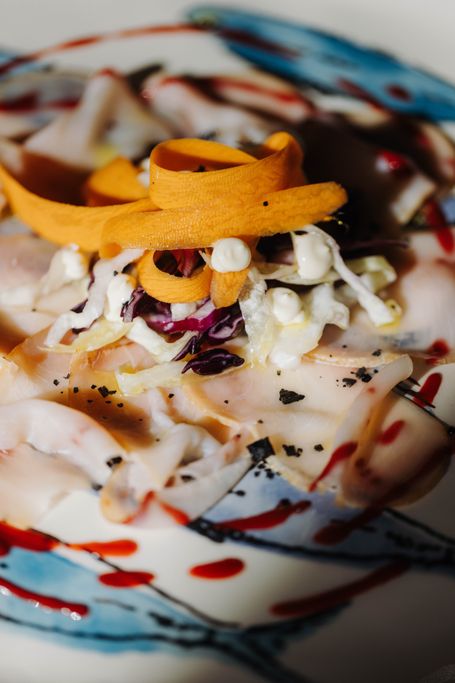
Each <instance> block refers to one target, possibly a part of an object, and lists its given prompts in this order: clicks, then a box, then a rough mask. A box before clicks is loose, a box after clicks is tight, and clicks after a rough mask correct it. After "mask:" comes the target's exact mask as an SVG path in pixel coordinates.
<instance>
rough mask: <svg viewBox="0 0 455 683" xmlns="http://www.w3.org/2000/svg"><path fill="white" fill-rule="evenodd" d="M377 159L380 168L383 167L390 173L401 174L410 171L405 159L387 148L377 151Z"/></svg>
mask: <svg viewBox="0 0 455 683" xmlns="http://www.w3.org/2000/svg"><path fill="white" fill-rule="evenodd" d="M377 160H378V162H379V163H380V164H381V168H385V169H387V170H388V171H390V172H391V173H396V174H403V173H408V172H409V171H410V165H409V162H408V161H407V159H405V158H404V157H403V156H401V154H397V153H396V152H392V151H391V150H389V149H382V150H381V151H380V152H378V155H377Z"/></svg>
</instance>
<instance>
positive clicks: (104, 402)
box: [104, 401, 112, 404]
mask: <svg viewBox="0 0 455 683" xmlns="http://www.w3.org/2000/svg"><path fill="white" fill-rule="evenodd" d="M104 403H107V404H109V403H112V401H104Z"/></svg>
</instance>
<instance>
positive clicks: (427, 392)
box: [413, 372, 442, 408]
mask: <svg viewBox="0 0 455 683" xmlns="http://www.w3.org/2000/svg"><path fill="white" fill-rule="evenodd" d="M441 382H442V375H441V373H440V372H433V373H432V374H431V375H428V377H427V378H426V380H425V382H424V383H423V385H422V387H421V388H420V390H419V392H418V394H417V395H416V396H414V398H413V401H414V403H417V405H419V406H421V407H422V408H423V407H425V405H428V404H431V403H433V401H434V399H435V397H436V394H437V393H438V391H439V387H440V386H441Z"/></svg>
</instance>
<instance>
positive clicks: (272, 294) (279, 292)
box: [266, 287, 305, 325]
mask: <svg viewBox="0 0 455 683" xmlns="http://www.w3.org/2000/svg"><path fill="white" fill-rule="evenodd" d="M266 296H267V298H268V299H269V301H270V305H271V309H272V315H273V316H274V317H275V318H276V320H277V321H278V322H279V323H281V324H282V325H288V324H290V323H303V322H304V321H305V313H304V311H303V310H302V301H301V299H300V297H299V295H298V294H297V293H296V292H294V291H293V290H292V289H288V287H273V288H272V289H269V290H268V291H267V295H266Z"/></svg>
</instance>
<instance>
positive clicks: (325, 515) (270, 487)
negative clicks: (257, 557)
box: [190, 464, 455, 574]
mask: <svg viewBox="0 0 455 683" xmlns="http://www.w3.org/2000/svg"><path fill="white" fill-rule="evenodd" d="M271 474H272V473H271V471H270V470H269V469H268V468H267V466H266V465H265V464H262V466H261V465H258V466H256V467H255V468H254V469H252V470H250V471H249V472H247V474H246V475H245V476H244V477H243V479H242V480H241V481H240V482H239V484H237V486H236V487H235V488H234V489H233V491H232V492H231V493H230V494H229V495H227V496H225V497H224V498H223V499H222V500H220V501H219V502H218V503H217V504H216V505H214V506H213V507H212V508H211V509H210V510H208V511H207V512H206V513H205V514H204V516H203V518H201V519H198V520H196V521H194V522H192V523H190V527H191V528H192V529H194V530H195V531H197V532H199V533H201V534H203V535H204V536H207V537H208V538H211V539H212V540H213V541H215V542H219V543H222V542H224V541H231V542H232V541H234V542H237V543H242V544H247V545H251V546H255V547H258V548H262V549H268V550H271V551H273V552H282V553H285V554H289V555H293V556H296V557H302V558H304V557H306V558H315V559H318V560H327V561H330V562H341V563H342V564H345V563H348V564H355V565H362V566H368V567H372V566H373V567H376V566H378V564H379V563H382V562H385V561H395V560H405V561H408V562H410V563H411V564H412V565H413V566H416V567H423V568H431V569H434V570H437V571H443V572H449V573H450V574H453V573H454V570H455V539H452V538H450V537H447V536H444V535H443V534H439V533H438V532H436V531H435V530H433V529H429V528H427V527H425V526H424V525H421V524H419V523H418V522H416V521H415V520H413V519H412V518H411V517H408V516H407V515H405V514H403V513H400V512H397V511H394V510H389V509H385V510H382V511H381V510H378V511H377V514H375V515H374V516H372V518H371V519H365V521H364V522H361V523H360V524H359V525H358V527H357V525H356V523H354V524H353V528H352V530H351V531H350V533H347V534H346V537H345V538H344V539H341V540H340V541H339V542H337V543H334V544H330V545H329V544H323V543H321V542H318V540H317V539H316V538H315V537H316V534H317V533H318V532H320V531H321V529H324V528H327V527H328V526H329V525H331V524H333V521H334V520H336V521H335V524H338V525H339V526H340V527H342V526H343V524H346V523H348V524H349V521H350V520H356V519H358V516H359V515H360V514H362V510H361V509H358V508H352V507H348V506H346V507H343V506H340V505H337V503H336V499H335V496H334V495H332V494H330V493H324V494H318V493H308V492H305V491H301V490H299V489H296V488H295V487H294V486H292V484H290V483H289V482H288V481H286V480H285V479H283V478H282V477H279V476H276V475H275V476H273V478H272V477H271ZM238 490H240V491H241V493H242V495H241V496H238V495H236V491H238ZM300 501H309V502H310V503H311V506H310V507H309V508H308V509H307V510H305V511H304V512H298V513H295V514H292V515H290V516H289V518H288V519H287V520H286V521H285V522H284V523H282V524H280V525H278V526H275V527H272V528H269V529H250V530H246V531H239V530H236V529H232V530H230V529H229V528H226V526H225V525H224V526H223V527H220V526H219V525H220V523H222V522H226V521H227V520H235V519H242V518H246V517H252V516H255V515H257V514H261V513H263V512H265V511H268V510H273V509H275V508H276V507H277V506H279V505H280V504H283V502H284V504H285V505H292V504H295V503H297V502H300ZM348 528H349V527H348Z"/></svg>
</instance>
